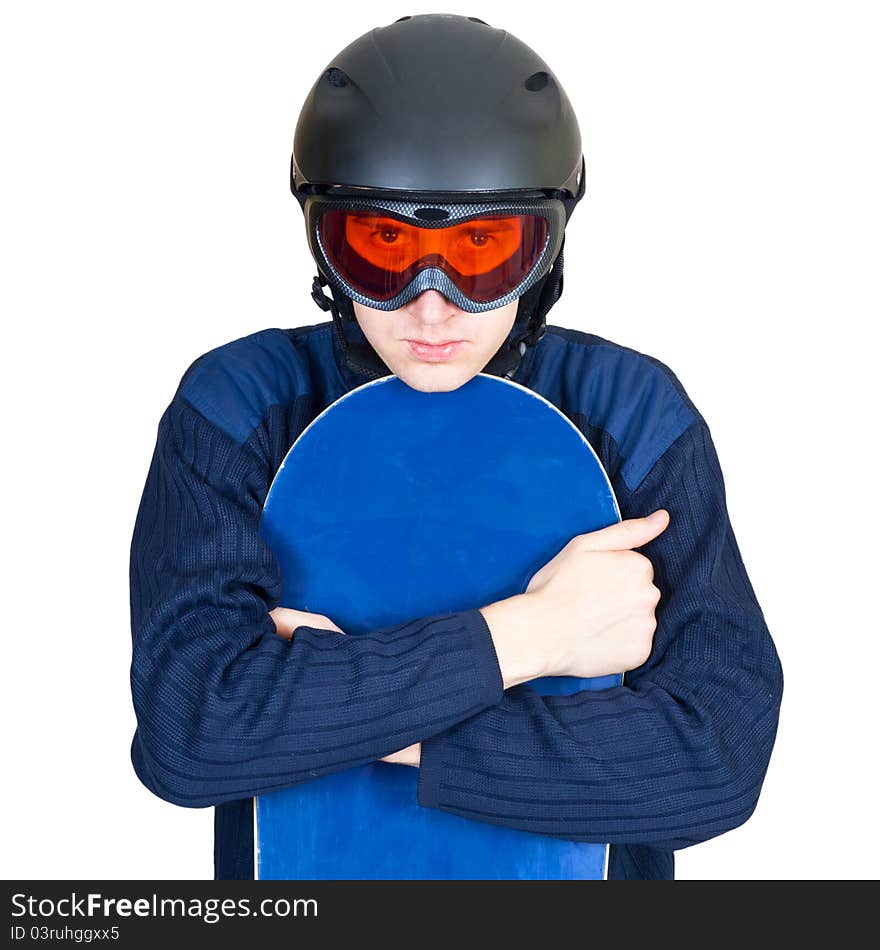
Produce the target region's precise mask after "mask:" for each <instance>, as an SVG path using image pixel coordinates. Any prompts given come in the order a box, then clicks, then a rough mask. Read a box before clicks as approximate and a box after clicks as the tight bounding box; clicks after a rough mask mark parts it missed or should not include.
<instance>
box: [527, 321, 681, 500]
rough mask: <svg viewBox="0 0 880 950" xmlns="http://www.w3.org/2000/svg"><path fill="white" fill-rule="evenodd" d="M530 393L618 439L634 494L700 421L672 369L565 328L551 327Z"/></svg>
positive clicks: (624, 473)
mask: <svg viewBox="0 0 880 950" xmlns="http://www.w3.org/2000/svg"><path fill="white" fill-rule="evenodd" d="M529 385H530V386H532V387H533V388H535V389H536V390H537V391H539V392H541V393H542V394H543V395H544V396H546V397H547V398H548V399H550V401H551V402H554V403H555V404H556V405H557V406H559V407H560V408H561V409H562V410H563V411H564V412H566V413H567V414H569V415H573V414H574V413H580V414H582V415H583V416H584V417H585V418H586V419H587V421H588V422H589V423H590V424H591V425H593V426H596V427H598V428H600V429H604V430H605V431H606V432H607V433H608V434H609V435H610V436H611V438H612V439H613V440H614V442H615V444H616V445H617V448H618V451H619V453H620V457H621V469H620V474H621V476H622V478H623V480H624V482H625V483H626V485H627V487H628V488H629V490H630V491H635V490H636V489H637V488H638V486H639V485H640V484H641V483H642V481H643V479H644V478H645V476H646V475H647V474H648V472H649V471H650V470H651V468H652V467H653V465H654V463H655V462H656V461H657V460H658V459H659V458H660V457H661V456H662V455H663V453H664V452H665V451H666V450H667V449H668V448H669V446H670V445H672V443H673V442H674V441H675V440H676V439H677V438H678V437H679V436H680V435H681V434H682V433H683V432H684V431H685V430H686V429H687V428H688V427H689V426H690V425H691V424H692V423H693V422H694V421H695V420H696V419H698V418H700V414H699V412H698V411H697V409H696V407H695V406H694V404H693V403H692V402H691V400H690V398H689V397H688V395H687V393H686V392H685V390H684V387H683V386H682V385H681V383H680V382H679V380H678V378H677V377H676V376H675V374H674V373H673V372H672V370H671V369H670V368H669V367H668V366H666V364H664V363H662V362H661V361H660V360H657V359H655V358H654V357H652V356H648V355H647V354H644V353H640V352H639V351H637V350H633V349H630V348H629V347H626V346H622V345H621V344H619V343H614V342H613V341H611V340H606V339H603V338H602V337H599V336H596V335H594V334H589V333H582V332H580V331H578V330H570V329H568V328H563V327H548V328H547V333H546V334H545V336H544V338H543V340H542V341H541V344H540V348H539V351H538V353H536V361H535V368H534V371H533V378H532V380H531V381H530V383H529Z"/></svg>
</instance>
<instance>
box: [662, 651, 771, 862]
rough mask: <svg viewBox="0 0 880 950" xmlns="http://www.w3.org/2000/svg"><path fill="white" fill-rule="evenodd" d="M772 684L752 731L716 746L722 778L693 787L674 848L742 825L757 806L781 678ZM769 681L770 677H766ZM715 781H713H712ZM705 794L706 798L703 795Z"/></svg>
mask: <svg viewBox="0 0 880 950" xmlns="http://www.w3.org/2000/svg"><path fill="white" fill-rule="evenodd" d="M773 681H774V684H775V685H774V686H773V687H772V688H768V691H767V698H766V701H765V704H764V706H763V709H762V712H761V715H760V716H759V718H758V720H757V721H756V722H755V723H754V725H753V728H752V730H751V731H750V732H749V733H748V735H745V736H744V737H743V740H742V742H741V743H740V744H739V745H738V746H735V747H732V748H731V747H727V748H726V751H725V749H722V748H721V747H718V748H716V749H715V756H716V760H719V761H724V767H723V769H722V770H721V781H720V782H719V783H718V784H717V786H716V787H714V788H712V789H711V790H707V791H706V792H704V791H703V790H702V789H701V787H700V786H699V785H695V786H694V787H693V791H692V795H693V801H694V809H693V821H692V823H691V825H690V827H688V828H685V829H682V836H681V838H680V839H679V840H678V841H677V842H676V843H674V844H673V845H672V847H673V849H681V848H686V847H689V846H691V845H694V844H699V843H701V842H703V841H708V840H709V839H711V838H716V837H718V836H719V835H722V834H725V833H726V832H728V831H733V830H734V829H736V828H739V827H740V826H742V825H744V824H745V823H746V821H748V820H749V818H751V817H752V815H753V814H754V812H755V810H756V808H757V807H758V800H759V798H760V795H761V789H762V788H763V785H764V780H765V778H766V775H767V771H768V768H769V765H770V757H771V754H772V752H773V747H774V745H775V741H776V731H777V726H778V722H779V708H780V699H781V695H782V678H781V670H779V676H778V679H777V678H776V676H775V674H774V677H773ZM768 683H769V680H768ZM713 784H714V783H713ZM703 795H705V796H706V797H705V798H702V796H703Z"/></svg>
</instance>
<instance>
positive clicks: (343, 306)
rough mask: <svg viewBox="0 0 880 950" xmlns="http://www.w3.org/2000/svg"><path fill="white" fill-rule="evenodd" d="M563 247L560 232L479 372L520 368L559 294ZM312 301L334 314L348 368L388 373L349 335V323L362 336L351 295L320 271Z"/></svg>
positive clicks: (507, 374) (376, 356) (502, 372)
mask: <svg viewBox="0 0 880 950" xmlns="http://www.w3.org/2000/svg"><path fill="white" fill-rule="evenodd" d="M564 248H565V235H564V234H563V236H562V244H561V245H560V247H559V253H558V254H557V255H556V260H555V261H554V262H553V266H552V268H551V269H550V270H549V271H548V272H547V273H546V274H545V275H544V276H543V277H542V278H541V279H540V280H539V281H538V282H537V283H536V284H534V286H532V287H530V288H529V289H528V290H527V291H526V292H525V293H524V294H523V295H522V296H521V297H520V298H519V307H518V309H517V314H516V321H515V323H514V325H513V330H511V335H510V336H509V337H508V339H507V340H506V341H505V343H504V344H503V345H502V346H501V348H500V349H499V350H498V352H497V353H496V354H495V355H494V356H493V357H492V359H491V360H489V362H488V363H487V364H486V366H485V367H484V368H483V370H482V372H484V373H490V374H492V375H495V376H502V377H504V378H505V379H511V378H512V377H513V376H514V375H515V373H516V371H517V369H519V365H520V363H521V362H522V359H523V357H524V356H525V355H526V353H527V352H528V349H529V347H531V346H535V345H536V344H537V342H538V341H539V340H540V339H541V338H542V337H543V336H544V333H545V331H546V325H547V314H548V313H549V311H550V309H551V308H552V307H553V305H554V304H555V303H556V301H557V300H559V298H560V297H561V296H562V285H563V259H562V252H563V249H564ZM324 287H329V288H330V293H331V295H332V296H330V297H328V296H327V295H326V294H325V293H324V290H323V288H324ZM312 300H314V301H315V303H316V304H317V305H318V306H319V307H320V308H321V310H323V311H324V312H325V313H326V312H327V311H330V313H331V314H332V315H333V330H334V333H335V335H336V339H337V341H338V343H339V346H340V349H341V351H342V354H343V356H344V358H345V362H346V364H347V365H348V367H349V368H350V369H352V370H354V372H356V373H361V374H363V375H365V376H367V377H369V378H370V379H379V378H380V377H382V376H389V375H391V370H390V369H389V368H388V367H387V366H386V365H385V363H384V362H383V361H382V359H381V358H380V357H379V354H378V353H377V352H376V351H375V350H374V349H373V347H372V346H370V344H369V343H368V342H367V341H366V339H364V340H363V342H358V341H357V340H352V339H350V338H349V335H348V333H347V332H346V325H351V324H354V327H355V328H357V333H358V335H361V336H362V334H361V333H360V328H359V327H358V323H357V318H356V317H355V314H354V307H353V306H352V302H351V298H350V297H346V296H345V295H344V294H339V295H338V296H337V291H336V288H335V287H333V286H332V284H329V283H328V282H327V280H326V278H325V277H324V276H323V274H316V275H315V277H314V278H313V279H312Z"/></svg>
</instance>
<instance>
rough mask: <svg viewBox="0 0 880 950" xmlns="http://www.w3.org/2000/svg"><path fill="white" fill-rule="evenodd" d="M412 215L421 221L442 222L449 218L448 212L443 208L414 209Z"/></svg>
mask: <svg viewBox="0 0 880 950" xmlns="http://www.w3.org/2000/svg"><path fill="white" fill-rule="evenodd" d="M413 214H414V215H415V216H416V217H417V218H421V219H422V220H423V221H442V220H443V219H444V218H448V217H449V212H448V211H447V210H446V209H445V208H416V210H415V211H414V212H413Z"/></svg>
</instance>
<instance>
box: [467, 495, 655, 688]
mask: <svg viewBox="0 0 880 950" xmlns="http://www.w3.org/2000/svg"><path fill="white" fill-rule="evenodd" d="M668 525H669V513H668V512H667V511H666V510H665V509H663V508H660V509H658V511H656V512H654V515H653V516H652V517H649V518H631V519H628V520H626V521H621V522H619V523H618V524H614V525H610V526H609V527H607V528H602V529H601V530H599V531H591V532H589V533H587V534H580V535H577V536H576V537H574V538H572V539H571V541H569V543H568V544H567V545H566V546H565V547H564V548H563V549H562V550H561V551H560V552H559V553H558V554H557V555H556V557H554V558H553V559H552V560H551V561H549V562H548V563H547V564H545V565H544V567H542V568H541V569H540V570H539V571H538V572H537V573H536V574H535V575H534V576H533V577H532V579H531V580H530V581H529V585H528V587H527V588H526V592H525V594H520V595H518V596H516V597H512V598H508V599H507V600H505V601H499V602H497V603H496V604H490V605H489V606H488V607H484V608H483V609H482V612H483V616H484V617H485V619H486V623H487V625H488V626H489V629H490V631H491V633H492V636H493V640H495V646H496V653H498V659H499V663H500V664H501V669H502V676H503V677H505V688H507V687H508V686H509V685H512V684H513V683H515V682H523V681H524V680H526V679H531V678H536V677H537V676H581V677H590V676H603V675H606V674H609V673H621V672H625V671H626V670H632V669H635V668H636V667H637V666H641V665H642V663H644V662H645V661H646V660H647V659H648V656H649V655H650V653H651V648H652V646H653V643H654V631H655V630H656V628H657V621H656V618H655V615H654V610H655V608H656V606H657V603H658V602H659V600H660V591H659V590H658V588H657V587H655V586H654V583H653V580H654V568H653V566H652V564H651V562H650V561H649V560H648V558H646V557H645V556H644V555H643V554H639V553H638V552H637V551H634V550H632V548H635V547H640V546H641V545H643V544H647V543H648V541H651V540H652V539H653V538H655V537H657V535H659V534H661V533H662V532H663V531H665V530H666V528H667V527H668ZM496 635H497V636H496ZM499 648H500V649H499ZM526 652H527V653H528V656H526ZM505 664H507V666H508V670H509V674H510V679H509V681H508V678H507V676H506V675H505ZM527 673H530V674H531V675H527Z"/></svg>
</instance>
